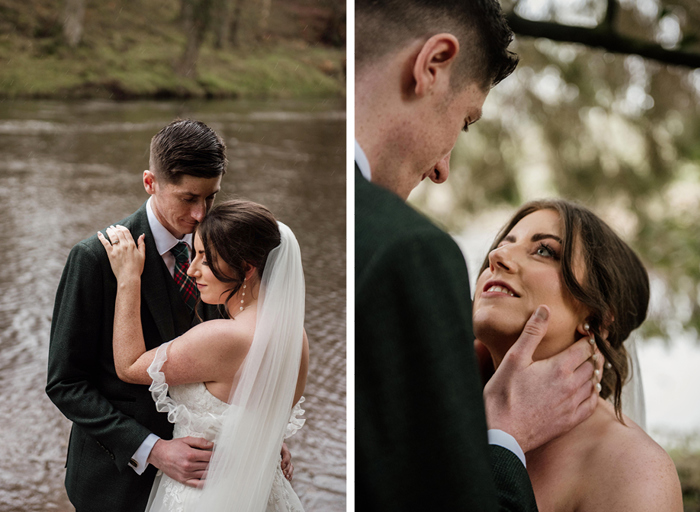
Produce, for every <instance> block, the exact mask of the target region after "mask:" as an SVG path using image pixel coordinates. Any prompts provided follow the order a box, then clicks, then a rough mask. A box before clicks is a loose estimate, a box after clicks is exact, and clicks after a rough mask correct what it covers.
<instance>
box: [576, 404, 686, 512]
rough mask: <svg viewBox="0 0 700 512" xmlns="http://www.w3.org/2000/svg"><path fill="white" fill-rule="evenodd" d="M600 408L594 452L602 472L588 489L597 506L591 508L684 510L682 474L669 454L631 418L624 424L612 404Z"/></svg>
mask: <svg viewBox="0 0 700 512" xmlns="http://www.w3.org/2000/svg"><path fill="white" fill-rule="evenodd" d="M601 408H602V409H601ZM598 409H601V410H600V411H596V415H598V416H599V418H598V421H597V425H596V430H599V432H598V435H595V439H596V442H595V444H594V448H593V449H592V450H591V453H590V456H591V458H590V462H591V464H592V466H594V467H596V468H597V469H598V471H597V472H596V473H597V475H596V478H594V480H595V489H589V490H588V491H589V492H591V491H593V492H594V493H595V495H596V497H597V499H595V500H594V501H596V502H597V503H595V505H594V507H597V508H594V507H592V508H591V510H619V511H626V510H634V511H638V512H639V511H642V512H643V511H656V510H664V511H668V512H675V511H678V512H682V510H683V503H682V494H681V487H680V482H679V480H678V473H677V472H676V468H675V466H674V464H673V461H672V460H671V457H670V456H669V455H668V453H666V451H665V450H664V449H663V448H662V447H661V446H659V444H657V443H656V442H655V441H654V440H653V439H652V438H651V437H649V435H647V434H646V432H644V431H643V430H642V429H641V428H640V427H639V426H637V425H636V424H635V423H634V422H633V421H632V420H630V419H629V418H624V419H625V425H623V424H622V423H620V422H619V421H618V420H617V418H615V413H614V410H613V408H612V405H610V404H609V403H607V402H605V403H601V404H600V405H599V406H598ZM586 509H588V507H586Z"/></svg>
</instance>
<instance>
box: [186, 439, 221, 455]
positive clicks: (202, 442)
mask: <svg viewBox="0 0 700 512" xmlns="http://www.w3.org/2000/svg"><path fill="white" fill-rule="evenodd" d="M181 439H182V441H183V442H184V443H185V444H188V445H189V446H191V447H192V448H197V449H199V450H212V449H213V448H214V443H212V442H211V441H207V440H206V439H204V438H201V437H183V438H181ZM209 456H210V457H211V454H210V455H209Z"/></svg>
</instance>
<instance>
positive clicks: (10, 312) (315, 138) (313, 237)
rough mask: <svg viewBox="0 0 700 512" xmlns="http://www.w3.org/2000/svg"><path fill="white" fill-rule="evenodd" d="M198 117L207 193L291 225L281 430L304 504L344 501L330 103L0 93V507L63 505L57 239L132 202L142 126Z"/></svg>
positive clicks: (69, 240)
mask: <svg viewBox="0 0 700 512" xmlns="http://www.w3.org/2000/svg"><path fill="white" fill-rule="evenodd" d="M176 117H192V118H196V119H199V120H201V121H203V122H205V123H207V124H208V125H209V126H211V127H212V128H214V129H215V130H216V131H217V132H218V133H219V134H220V135H221V136H222V137H223V138H224V140H225V141H226V144H227V146H228V157H229V161H230V164H229V170H228V173H227V174H226V175H225V176H224V179H223V181H222V192H223V193H222V194H221V196H220V197H219V199H222V198H224V199H225V198H229V197H242V198H246V199H251V200H254V201H257V202H260V203H263V204H265V205H267V206H268V207H269V208H270V209H271V210H272V211H273V213H275V215H276V216H277V217H278V218H279V219H280V220H282V221H283V222H285V223H287V224H288V225H289V226H290V227H291V228H292V229H293V230H294V231H295V233H296V235H297V238H298V239H299V243H300V245H301V249H302V255H303V260H304V268H305V275H306V286H307V305H306V311H307V313H306V330H307V332H308V334H309V342H310V348H311V362H310V369H309V381H308V384H307V387H306V393H305V395H306V403H305V409H306V418H307V423H306V426H305V427H304V428H303V429H302V430H301V432H300V433H298V434H297V435H296V436H295V437H293V438H292V439H290V440H289V443H288V444H289V446H290V448H291V450H292V453H293V456H294V462H295V467H296V471H295V477H294V488H295V489H296V491H297V492H298V493H299V495H300V497H301V500H302V502H303V503H304V506H305V507H306V510H307V511H309V512H311V511H341V510H343V511H344V510H345V475H346V466H345V455H346V454H345V436H346V422H345V112H344V102H343V101H335V100H327V101H323V100H317V101H314V102H283V101H274V102H270V101H267V102H259V103H250V102H207V103H190V102H186V103H175V102H173V103H170V102H134V103H111V102H94V101H91V102H78V103H61V102H38V101H37V102H0V233H2V234H3V236H2V237H0V252H1V253H2V254H3V264H2V271H0V290H2V293H0V404H1V405H0V407H1V408H2V409H1V411H2V412H1V413H0V434H1V439H2V440H3V443H2V445H3V452H4V453H3V456H2V457H0V510H3V511H7V512H10V511H45V510H58V511H63V510H71V509H72V508H71V507H70V504H69V503H68V500H67V498H66V496H65V491H64V489H63V478H64V473H65V470H64V469H63V465H64V461H65V452H66V447H67V440H68V432H69V429H70V422H68V421H67V420H66V419H65V418H64V417H63V416H62V415H61V413H60V412H59V411H58V410H57V409H56V408H55V407H54V405H53V404H52V403H51V402H50V401H49V399H48V398H47V397H46V395H45V394H44V386H45V383H46V364H47V352H48V343H49V328H50V325H51V313H52V308H53V301H54V296H55V293H56V288H57V285H58V281H59V278H60V275H61V271H62V269H63V265H64V263H65V261H66V257H67V255H68V252H69V251H70V248H71V247H72V246H73V245H74V244H75V243H76V242H78V241H79V240H82V239H83V238H87V237H88V236H90V235H91V234H93V233H94V232H95V231H97V230H98V229H101V228H103V227H105V226H107V225H109V224H110V223H113V222H116V221H117V220H119V219H122V218H123V217H126V216H127V215H129V214H130V213H132V212H133V211H134V210H136V209H137V208H138V207H139V206H140V205H141V204H142V203H143V202H144V201H145V200H146V199H147V197H148V196H147V194H146V192H145V191H144V189H143V185H142V184H141V174H142V171H143V170H144V169H146V168H147V167H148V146H149V143H150V139H151V137H152V136H153V135H154V134H155V133H156V132H157V131H158V130H159V129H160V128H161V127H163V126H164V125H166V124H167V123H169V122H170V121H172V120H173V119H174V118H176Z"/></svg>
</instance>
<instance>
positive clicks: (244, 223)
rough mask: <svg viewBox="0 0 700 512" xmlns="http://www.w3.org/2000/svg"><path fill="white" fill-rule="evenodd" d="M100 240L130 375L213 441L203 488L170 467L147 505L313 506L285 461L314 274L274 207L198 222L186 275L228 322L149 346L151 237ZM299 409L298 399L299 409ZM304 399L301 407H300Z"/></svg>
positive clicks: (240, 205)
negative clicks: (145, 325)
mask: <svg viewBox="0 0 700 512" xmlns="http://www.w3.org/2000/svg"><path fill="white" fill-rule="evenodd" d="M107 234H108V236H109V239H110V240H111V243H110V241H108V240H107V239H106V238H105V237H103V236H102V235H100V241H101V242H102V244H103V246H104V247H105V250H106V251H107V254H108V256H109V261H110V264H111V266H112V270H113V272H114V274H115V276H116V278H117V289H118V291H117V299H116V309H115V317H114V337H113V349H114V362H115V368H116V371H117V375H118V376H119V378H120V379H122V380H124V381H126V382H130V383H134V384H151V387H150V390H151V392H152V395H153V399H154V400H155V402H156V407H157V408H158V410H159V411H161V412H167V413H168V420H169V421H171V422H172V423H174V424H175V428H174V436H175V437H186V436H194V437H203V438H206V439H207V440H209V441H213V442H214V452H213V455H212V459H211V463H210V465H209V468H208V471H207V473H206V479H205V480H204V485H203V489H201V490H200V489H197V488H194V487H189V486H186V485H183V484H181V483H179V482H176V481H175V480H172V479H170V478H169V477H168V476H167V475H165V474H160V475H159V477H158V478H156V481H155V483H154V485H153V489H152V491H151V496H150V498H149V504H148V507H147V510H148V511H151V512H190V511H195V510H196V511H199V510H207V511H213V512H216V511H221V512H223V511H229V510H236V511H250V512H254V511H263V510H267V511H275V512H278V511H279V512H282V511H302V510H303V509H302V506H301V503H300V501H299V498H298V497H297V495H296V494H295V493H294V491H293V489H292V487H291V485H290V484H289V482H288V481H287V479H286V478H285V477H284V475H283V473H282V469H281V468H280V464H279V462H280V455H279V454H280V447H281V445H282V442H283V439H284V438H285V437H289V436H290V435H291V434H293V433H294V432H296V431H297V430H298V429H299V428H301V426H302V425H303V423H304V420H302V419H300V418H298V416H299V415H300V414H302V413H303V410H301V409H300V404H301V402H303V397H302V393H303V391H304V387H305V384H306V376H307V370H308V358H309V353H308V341H307V339H306V334H305V332H304V327H303V322H304V276H303V271H302V267H301V255H300V252H299V245H298V243H297V241H296V238H295V237H294V234H293V233H292V231H291V230H290V229H289V228H288V227H287V226H285V225H284V224H281V223H278V222H276V221H275V218H274V217H273V216H272V214H271V213H270V212H269V210H267V209H266V208H265V207H264V206H261V205H259V204H256V203H252V202H248V201H238V200H236V201H227V202H224V203H221V204H219V205H217V206H215V207H214V208H213V209H212V210H211V212H210V213H209V214H208V215H207V216H206V218H205V219H204V220H203V221H202V223H201V224H200V225H199V226H198V228H197V230H196V232H195V237H194V255H195V257H194V260H193V261H192V263H191V264H190V267H189V269H188V271H187V275H188V276H190V277H191V278H194V279H195V280H196V285H197V288H198V289H199V292H200V298H201V300H202V301H203V302H206V303H207V304H220V305H223V306H224V307H225V308H226V312H227V313H228V315H229V319H226V320H211V321H208V322H203V323H201V324H199V325H197V326H195V327H193V328H192V329H190V330H189V331H188V332H187V333H185V334H184V335H182V336H180V337H179V338H177V339H175V340H173V341H170V342H168V343H165V344H163V345H161V346H160V347H159V348H157V349H153V350H149V351H146V348H145V344H144V340H143V333H142V326H141V320H140V315H139V311H140V307H141V305H140V287H141V281H140V275H141V272H142V270H143V264H144V259H145V250H146V249H145V244H144V243H143V236H144V235H141V237H139V239H138V243H135V242H134V240H133V238H132V237H131V234H130V233H129V231H128V230H127V229H126V228H123V227H121V226H116V227H111V228H109V229H108V230H107ZM294 404H296V405H294ZM293 405H294V407H292V406H293Z"/></svg>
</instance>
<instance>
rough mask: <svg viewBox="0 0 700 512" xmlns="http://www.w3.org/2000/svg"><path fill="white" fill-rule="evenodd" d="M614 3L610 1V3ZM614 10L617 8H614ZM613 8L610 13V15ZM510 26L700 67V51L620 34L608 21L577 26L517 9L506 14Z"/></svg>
mask: <svg viewBox="0 0 700 512" xmlns="http://www.w3.org/2000/svg"><path fill="white" fill-rule="evenodd" d="M609 6H610V3H609V4H608V7H609ZM613 10H614V8H613ZM609 15H610V11H608V13H607V14H606V19H607V17H608V16H609ZM506 18H507V19H508V24H509V25H510V28H511V29H512V30H513V32H515V33H516V34H519V35H521V36H529V37H544V38H546V39H552V40H553V41H561V42H569V43H581V44H585V45H586V46H591V47H594V48H602V49H604V50H607V51H609V52H612V53H624V54H635V55H639V56H641V57H644V58H646V59H652V60H656V61H659V62H662V63H664V64H672V65H676V66H685V67H689V68H700V54H698V53H690V52H685V51H682V50H667V49H665V48H663V47H661V46H660V45H658V44H656V43H650V42H648V41H641V40H639V39H633V38H628V37H623V36H620V35H619V34H617V33H615V32H614V31H612V30H610V29H608V28H607V26H606V25H605V24H603V25H601V26H599V27H596V28H585V27H574V26H570V25H562V24H560V23H552V22H548V21H530V20H526V19H524V18H521V17H520V16H518V15H517V14H515V13H514V12H510V13H508V14H506Z"/></svg>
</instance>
